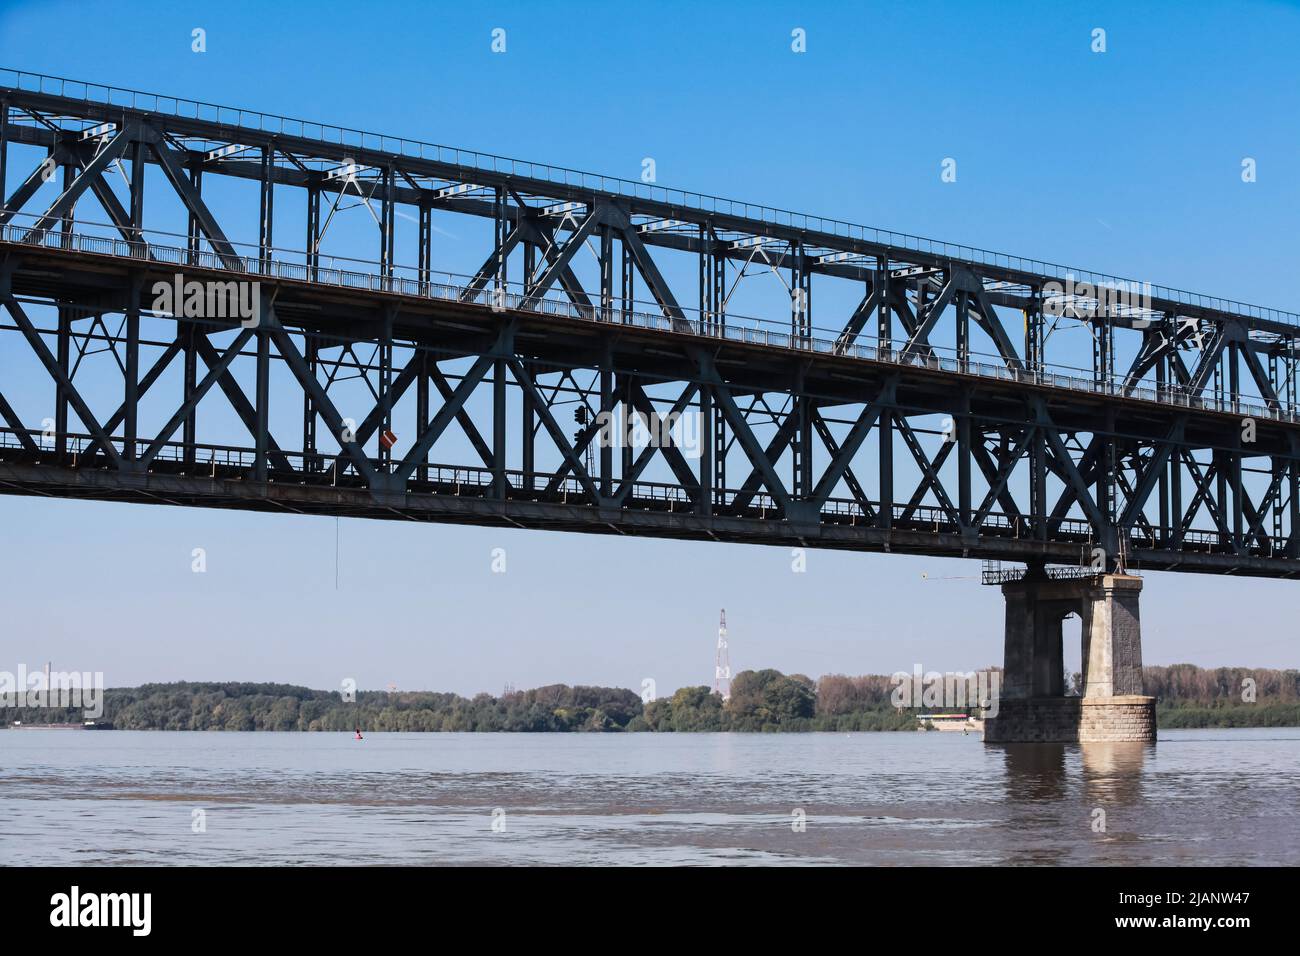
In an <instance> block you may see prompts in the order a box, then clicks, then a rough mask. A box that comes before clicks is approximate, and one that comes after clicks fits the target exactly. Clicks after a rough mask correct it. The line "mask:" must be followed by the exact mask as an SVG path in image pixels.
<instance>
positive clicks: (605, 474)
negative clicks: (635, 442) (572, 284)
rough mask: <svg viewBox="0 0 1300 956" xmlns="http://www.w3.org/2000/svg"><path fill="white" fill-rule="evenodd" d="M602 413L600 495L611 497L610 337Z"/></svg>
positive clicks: (603, 373)
mask: <svg viewBox="0 0 1300 956" xmlns="http://www.w3.org/2000/svg"><path fill="white" fill-rule="evenodd" d="M602 261H603V257H602ZM602 301H603V296H602ZM600 414H601V415H603V416H604V418H602V419H601V420H600V421H598V422H596V438H595V441H597V442H598V443H599V445H600V495H601V497H602V498H609V497H611V496H612V495H613V494H614V448H613V443H612V442H610V441H609V435H610V434H611V432H612V429H611V428H609V427H607V424H608V422H609V421H610V418H611V416H612V415H613V414H614V347H613V342H612V340H611V339H608V338H607V339H606V340H605V355H604V358H603V360H602V361H601V366H600Z"/></svg>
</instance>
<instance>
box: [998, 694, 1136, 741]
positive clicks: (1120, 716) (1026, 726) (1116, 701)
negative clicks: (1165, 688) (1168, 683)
mask: <svg viewBox="0 0 1300 956" xmlns="http://www.w3.org/2000/svg"><path fill="white" fill-rule="evenodd" d="M1155 738H1156V699H1155V698H1154V697H1144V696H1142V695H1139V694H1128V695H1125V696H1123V697H1039V698H1035V699H1029V700H1003V701H1001V702H1000V704H999V709H998V715H997V717H993V718H990V719H988V720H986V721H985V722H984V742H985V743H990V744H998V743H1097V742H1101V741H1141V742H1147V741H1151V740H1155Z"/></svg>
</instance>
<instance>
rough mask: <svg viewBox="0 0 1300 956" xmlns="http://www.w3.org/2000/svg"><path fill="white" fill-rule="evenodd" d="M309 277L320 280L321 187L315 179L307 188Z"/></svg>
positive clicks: (313, 280)
mask: <svg viewBox="0 0 1300 956" xmlns="http://www.w3.org/2000/svg"><path fill="white" fill-rule="evenodd" d="M313 175H316V174H313ZM307 277H308V278H309V279H310V280H311V281H312V282H317V281H319V280H320V187H319V186H317V185H316V183H315V180H314V179H313V181H312V182H311V184H310V185H309V186H308V187H307Z"/></svg>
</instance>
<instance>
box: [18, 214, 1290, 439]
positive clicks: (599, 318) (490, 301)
mask: <svg viewBox="0 0 1300 956" xmlns="http://www.w3.org/2000/svg"><path fill="white" fill-rule="evenodd" d="M31 218H34V217H31ZM0 242H8V243H13V244H16V245H26V246H38V247H40V248H42V249H52V250H57V251H62V252H73V253H79V254H85V255H98V256H109V257H112V258H117V259H131V260H149V261H151V262H155V263H159V264H162V265H167V266H175V267H178V268H182V269H183V268H186V267H189V268H197V269H208V270H216V271H224V272H231V273H235V274H238V275H245V276H249V277H250V279H260V278H274V279H281V280H287V281H293V282H306V283H311V284H315V285H326V286H335V287H339V288H345V289H356V290H362V291H367V292H375V293H384V294H392V295H402V296H408V297H414V298H423V299H438V300H442V301H446V302H455V303H459V304H464V305H478V306H482V307H486V308H489V309H491V310H494V311H511V310H513V311H524V312H530V313H536V314H539V315H550V316H557V317H562V318H568V319H581V320H585V321H593V322H606V323H614V324H622V325H629V326H633V327H637V328H644V329H650V330H654V331H659V332H667V333H675V334H687V335H696V336H704V337H709V338H717V339H722V340H725V341H730V342H738V343H742V344H746V345H760V346H764V347H767V348H777V349H783V350H791V351H797V352H812V353H816V354H821V355H828V356H834V357H837V358H852V359H859V360H865V361H870V362H884V363H889V364H893V365H902V366H908V367H914V368H927V369H931V370H934V371H941V372H949V373H953V374H958V375H972V376H976V377H979V378H985V379H995V380H998V381H1003V382H1015V383H1019V384H1024V385H1038V386H1048V387H1052V388H1062V389H1069V390H1071V391H1078V392H1087V393H1090V394H1094V395H1095V394H1101V395H1112V396H1118V397H1122V398H1126V399H1134V400H1139V401H1147V402H1155V403H1158V404H1162V405H1173V406H1178V407H1182V408H1192V409H1199V410H1203V411H1215V412H1226V413H1231V414H1234V415H1239V416H1243V417H1250V418H1262V419H1269V420H1274V421H1286V422H1295V421H1297V420H1298V418H1300V415H1298V412H1300V409H1297V406H1296V405H1295V404H1292V403H1290V402H1286V403H1281V402H1279V403H1276V404H1267V403H1266V404H1262V405H1261V404H1256V403H1255V402H1252V401H1249V399H1250V398H1251V397H1252V396H1242V395H1229V396H1222V397H1220V396H1218V395H1213V394H1211V395H1208V396H1206V395H1198V394H1194V393H1192V392H1191V391H1189V390H1188V389H1186V388H1184V387H1182V386H1179V385H1173V384H1165V385H1161V386H1159V387H1156V388H1152V387H1149V386H1143V385H1127V386H1126V385H1125V384H1124V382H1123V380H1122V379H1121V378H1120V377H1118V376H1113V377H1111V378H1109V379H1105V380H1100V381H1099V380H1097V378H1096V377H1095V376H1094V375H1093V374H1092V373H1091V372H1087V371H1085V370H1083V369H1077V368H1070V367H1068V366H1059V365H1044V366H1040V367H1038V368H1035V369H1025V368H1020V367H1013V366H1010V365H1008V364H1006V362H1005V360H1002V359H1001V358H1000V357H998V358H995V357H992V356H981V355H978V354H975V353H972V354H971V355H970V356H968V357H966V358H964V359H963V358H962V357H961V356H960V355H959V354H958V353H957V352H956V350H955V349H949V348H946V347H943V346H934V345H928V346H926V347H925V348H924V349H917V350H914V351H912V352H910V353H909V352H906V351H904V350H902V349H899V348H897V347H895V346H894V344H893V343H882V342H881V341H879V340H875V339H871V338H868V337H865V336H864V337H860V341H858V342H854V343H852V344H843V343H841V342H840V341H839V340H838V339H831V338H819V337H816V336H800V335H794V334H792V333H789V332H782V331H778V330H776V329H774V328H773V326H774V324H775V323H772V322H770V321H769V320H763V319H757V318H753V317H749V316H737V315H732V314H728V315H726V316H723V317H717V318H714V317H712V316H710V315H709V314H708V313H706V314H705V316H704V318H703V319H701V318H700V317H699V316H700V313H699V311H698V310H695V309H685V308H683V309H682V312H683V315H684V316H685V317H684V318H678V317H673V316H668V315H665V314H663V313H662V312H658V313H652V312H641V311H636V309H635V306H636V305H637V304H639V303H633V308H630V309H625V308H621V307H620V306H618V305H610V306H600V305H594V306H592V307H590V308H588V307H585V306H580V305H577V304H575V303H573V302H571V301H569V300H568V299H565V298H560V296H561V295H562V293H560V292H558V291H554V290H552V291H548V292H547V294H546V295H545V296H543V297H541V298H538V297H537V296H535V295H533V294H527V293H525V291H524V290H523V287H522V286H521V285H520V284H518V283H511V284H509V285H503V286H500V287H496V288H494V287H489V286H485V287H483V288H475V287H474V286H473V285H472V284H471V283H472V281H473V280H472V277H470V276H457V275H454V274H452V273H437V275H438V276H439V277H440V278H445V279H447V280H448V281H445V282H444V281H438V282H435V281H432V279H422V278H411V277H410V276H409V274H408V275H382V274H379V273H378V272H355V271H351V270H348V269H342V268H337V267H334V266H330V265H315V264H307V263H305V262H288V261H285V260H283V259H273V258H258V257H254V256H243V255H239V254H238V253H237V252H236V253H233V254H232V253H222V252H214V251H211V250H206V249H200V250H193V249H184V248H180V247H177V246H166V245H159V244H157V243H152V242H147V241H134V240H126V239H120V238H111V237H106V236H94V235H85V234H82V233H77V232H63V231H61V230H57V229H53V228H42V229H33V228H31V227H28V226H23V225H19V224H15V223H9V224H7V225H5V226H4V227H3V228H0ZM233 245H234V244H232V247H233ZM299 254H300V255H304V254H302V253H299ZM347 261H349V262H357V260H347ZM363 264H364V263H363ZM375 267H376V269H378V264H375ZM403 271H406V270H403ZM453 279H454V280H462V281H460V282H453V281H451V280H453ZM511 286H513V287H514V288H517V289H518V290H519V291H510V288H511ZM646 304H648V303H646ZM691 314H694V315H695V316H696V318H690V316H691ZM814 331H816V330H814ZM873 342H874V344H871V343H873ZM860 343H861V344H860ZM981 358H988V359H990V361H981V360H980V359H981Z"/></svg>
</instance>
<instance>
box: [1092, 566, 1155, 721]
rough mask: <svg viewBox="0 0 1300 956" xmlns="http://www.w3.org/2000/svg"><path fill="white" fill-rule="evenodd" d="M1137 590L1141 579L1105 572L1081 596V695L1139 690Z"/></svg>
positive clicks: (1097, 695) (1116, 694)
mask: <svg viewBox="0 0 1300 956" xmlns="http://www.w3.org/2000/svg"><path fill="white" fill-rule="evenodd" d="M1141 591H1142V579H1141V578H1134V577H1128V576H1120V575H1115V574H1107V575H1104V576H1103V577H1102V578H1101V579H1100V581H1099V582H1098V584H1097V586H1096V587H1093V588H1092V589H1090V590H1089V591H1088V592H1087V594H1086V595H1084V600H1085V602H1086V603H1085V604H1084V609H1083V624H1084V627H1083V641H1084V644H1083V687H1084V691H1083V696H1084V697H1123V696H1125V695H1133V694H1141V693H1142V633H1141V632H1142V629H1141V620H1140V617H1139V615H1138V595H1139V594H1140V593H1141Z"/></svg>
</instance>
